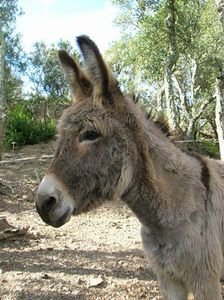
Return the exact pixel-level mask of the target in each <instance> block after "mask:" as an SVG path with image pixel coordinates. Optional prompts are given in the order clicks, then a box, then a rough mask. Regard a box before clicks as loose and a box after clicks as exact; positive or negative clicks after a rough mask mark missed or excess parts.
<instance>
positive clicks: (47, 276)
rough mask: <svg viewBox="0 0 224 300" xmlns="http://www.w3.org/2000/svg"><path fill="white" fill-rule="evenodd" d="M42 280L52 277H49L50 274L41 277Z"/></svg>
mask: <svg viewBox="0 0 224 300" xmlns="http://www.w3.org/2000/svg"><path fill="white" fill-rule="evenodd" d="M41 279H51V276H49V275H48V274H43V275H42V276H41Z"/></svg>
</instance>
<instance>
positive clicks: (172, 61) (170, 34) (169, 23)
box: [164, 0, 178, 131]
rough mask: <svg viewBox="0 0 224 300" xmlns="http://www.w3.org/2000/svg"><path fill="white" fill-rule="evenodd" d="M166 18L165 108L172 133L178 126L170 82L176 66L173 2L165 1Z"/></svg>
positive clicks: (170, 0)
mask: <svg viewBox="0 0 224 300" xmlns="http://www.w3.org/2000/svg"><path fill="white" fill-rule="evenodd" d="M167 11H168V16H167V18H166V28H167V38H168V43H169V53H168V55H167V61H166V64H165V67H164V87H165V97H166V108H167V117H168V122H169V126H170V128H171V130H172V131H174V130H177V128H178V124H177V120H176V111H175V101H174V99H175V97H174V88H173V82H172V73H173V70H174V66H175V65H176V62H177V59H178V55H177V47H176V32H175V23H176V15H175V0H168V1H167Z"/></svg>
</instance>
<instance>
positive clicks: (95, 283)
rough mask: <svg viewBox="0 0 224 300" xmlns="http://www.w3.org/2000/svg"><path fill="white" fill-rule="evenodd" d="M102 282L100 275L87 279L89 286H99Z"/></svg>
mask: <svg viewBox="0 0 224 300" xmlns="http://www.w3.org/2000/svg"><path fill="white" fill-rule="evenodd" d="M103 283H104V280H103V279H102V278H101V277H97V278H91V279H90V281H89V287H100V286H101V285H102V284H103Z"/></svg>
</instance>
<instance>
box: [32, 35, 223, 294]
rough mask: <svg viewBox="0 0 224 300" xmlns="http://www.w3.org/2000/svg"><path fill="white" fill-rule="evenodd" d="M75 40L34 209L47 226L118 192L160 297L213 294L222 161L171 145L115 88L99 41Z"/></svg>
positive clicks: (62, 55) (63, 57) (218, 266)
mask: <svg viewBox="0 0 224 300" xmlns="http://www.w3.org/2000/svg"><path fill="white" fill-rule="evenodd" d="M77 43H78V46H79V48H80V51H81V54H82V56H83V66H84V67H83V68H81V67H80V65H79V64H78V63H76V62H75V61H74V60H73V59H72V58H71V57H70V56H69V55H68V54H67V53H66V52H65V51H63V50H61V51H59V62H60V65H61V67H62V69H63V71H64V73H65V76H66V79H67V81H68V83H69V85H70V88H71V92H72V95H73V98H74V103H73V104H72V105H71V106H70V107H69V108H67V109H66V110H65V111H64V113H63V115H62V117H61V119H60V121H59V125H58V133H59V135H58V140H57V146H56V151H55V154H54V158H53V160H52V163H51V165H50V167H49V169H48V171H47V172H46V174H45V176H44V178H43V180H42V182H41V183H40V186H39V189H38V193H37V199H36V207H37V211H38V213H39V214H40V216H41V218H42V219H43V220H44V221H45V222H46V223H47V224H49V225H51V226H54V227H60V226H62V225H63V224H65V223H66V222H68V221H69V219H70V218H71V216H72V215H78V214H80V213H82V212H85V211H88V210H89V209H91V208H93V207H95V206H96V205H97V204H100V203H102V202H104V201H105V200H113V199H117V198H119V199H121V200H122V201H124V202H125V203H126V204H127V205H128V206H129V208H130V209H131V210H132V211H133V212H134V213H135V215H136V216H137V218H138V219H139V221H140V222H141V225H142V229H141V236H142V241H143V248H144V251H145V254H146V257H147V259H148V261H149V264H150V266H151V268H152V270H154V272H155V273H156V274H157V277H158V282H159V286H160V292H161V297H157V298H156V299H166V300H185V299H187V297H188V294H189V293H193V295H194V298H195V300H221V299H222V295H221V285H220V279H221V276H222V271H223V251H224V236H223V233H224V164H223V163H222V162H221V161H215V160H212V159H209V158H206V157H200V156H191V155H189V154H187V153H185V152H183V151H182V150H181V149H179V148H178V147H176V146H175V145H174V143H172V142H171V141H170V139H169V138H167V137H166V136H165V135H164V134H163V133H162V132H161V131H160V129H158V127H156V126H155V124H154V123H153V122H152V121H149V120H147V119H146V118H145V115H144V114H143V112H141V110H140V109H139V108H138V107H137V105H136V104H135V103H134V102H133V101H130V99H129V98H128V96H126V95H125V94H123V93H122V92H121V90H120V88H119V84H118V82H117V80H116V79H115V77H114V76H113V74H112V72H111V70H110V69H109V68H108V67H107V65H106V63H105V62H104V60H103V58H102V56H101V54H100V52H99V49H98V48H97V46H96V45H95V43H94V42H93V41H92V40H91V39H89V38H88V37H87V36H79V37H78V38H77Z"/></svg>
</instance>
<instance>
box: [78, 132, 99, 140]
mask: <svg viewBox="0 0 224 300" xmlns="http://www.w3.org/2000/svg"><path fill="white" fill-rule="evenodd" d="M99 136H100V134H99V133H98V132H96V131H95V130H87V131H85V132H84V133H82V134H81V135H80V136H79V142H84V141H95V140H96V139H98V138H99Z"/></svg>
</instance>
